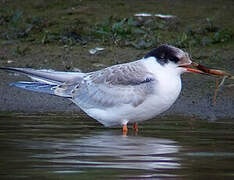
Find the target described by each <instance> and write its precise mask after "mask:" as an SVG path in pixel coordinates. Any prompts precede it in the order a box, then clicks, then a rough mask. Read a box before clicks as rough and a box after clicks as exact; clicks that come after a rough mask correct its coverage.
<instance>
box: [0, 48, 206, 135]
mask: <svg viewBox="0 0 234 180" xmlns="http://www.w3.org/2000/svg"><path fill="white" fill-rule="evenodd" d="M191 64H192V61H191V60H190V58H189V55H188V53H186V52H184V51H183V50H181V49H179V48H176V47H174V46H171V45H166V44H164V45H160V46H159V47H158V48H156V49H153V50H152V51H150V52H149V53H148V54H146V55H145V56H144V57H143V58H142V59H140V60H137V61H134V62H129V63H124V64H119V65H114V66H110V67H107V68H104V69H101V70H98V71H94V72H89V73H80V72H62V71H52V70H35V69H30V68H12V67H4V68H1V69H4V70H9V71H14V72H18V73H22V74H25V75H27V76H28V77H30V78H31V79H32V80H33V81H31V82H24V81H20V82H15V83H12V85H14V86H16V87H20V88H23V89H26V90H31V91H36V92H42V93H48V94H52V95H56V96H61V97H66V98H68V99H70V100H71V101H72V102H74V103H75V104H76V105H77V106H79V107H80V108H81V109H82V110H83V111H84V112H85V113H87V114H88V115H89V116H90V117H92V118H94V119H96V120H97V121H99V122H100V123H101V124H103V125H104V126H107V127H110V126H118V125H121V126H122V127H123V132H124V133H125V134H126V132H127V130H128V129H127V124H134V129H135V130H136V131H137V122H140V121H144V120H148V119H151V118H153V117H155V116H157V115H158V114H160V113H162V112H164V111H166V110H168V109H169V108H170V107H171V106H172V104H173V103H174V102H175V101H176V99H177V98H178V96H179V94H180V92H181V87H182V84H181V74H183V73H185V72H195V73H202V72H201V71H199V70H196V69H193V68H190V67H189V66H190V65H191Z"/></svg>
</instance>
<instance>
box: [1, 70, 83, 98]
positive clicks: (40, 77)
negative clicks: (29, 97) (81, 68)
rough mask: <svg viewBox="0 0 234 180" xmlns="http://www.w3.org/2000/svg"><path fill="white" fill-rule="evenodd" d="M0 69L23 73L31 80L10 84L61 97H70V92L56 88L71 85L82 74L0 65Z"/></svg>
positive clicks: (77, 80) (79, 78) (80, 77)
mask: <svg viewBox="0 0 234 180" xmlns="http://www.w3.org/2000/svg"><path fill="white" fill-rule="evenodd" d="M0 69H3V70H7V71H12V72H16V73H21V74H24V75H26V76H28V77H30V78H31V79H32V80H33V81H32V82H24V81H19V82H14V83H11V84H10V85H12V86H16V87H19V88H23V89H26V90H30V91H35V92H40V93H47V94H51V95H56V96H62V97H71V94H70V93H69V91H67V89H64V90H63V89H62V90H63V91H56V89H61V87H62V88H63V87H68V84H71V85H72V84H74V83H76V82H79V81H80V80H81V79H82V78H83V76H84V73H79V72H62V71H54V70H35V69H30V68H8V67H6V68H2V67H0ZM57 92H59V93H57Z"/></svg>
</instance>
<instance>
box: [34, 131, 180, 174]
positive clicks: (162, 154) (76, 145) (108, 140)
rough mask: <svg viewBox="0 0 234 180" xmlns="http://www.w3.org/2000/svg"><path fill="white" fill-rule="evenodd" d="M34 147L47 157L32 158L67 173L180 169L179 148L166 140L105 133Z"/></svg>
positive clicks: (43, 143)
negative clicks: (58, 167) (55, 165)
mask: <svg viewBox="0 0 234 180" xmlns="http://www.w3.org/2000/svg"><path fill="white" fill-rule="evenodd" d="M34 143H37V146H38V148H41V149H46V150H49V153H41V154H36V155H34V158H39V159H40V160H44V161H48V162H50V163H52V164H60V165H61V164H63V166H64V168H65V167H67V168H69V169H70V170H72V169H73V170H76V171H77V170H79V169H86V170H88V169H90V168H116V169H128V170H129V169H136V170H163V169H167V170H168V169H178V168H180V163H179V159H178V157H175V153H178V152H179V150H180V146H178V144H177V142H176V141H174V140H170V139H161V138H152V137H141V136H137V137H136V136H123V135H120V134H115V133H114V132H113V131H108V132H99V133H95V134H93V135H90V136H84V137H82V138H80V139H73V140H66V141H64V140H63V141H62V142H59V141H54V142H50V143H48V142H40V143H38V142H34ZM34 146H35V144H34ZM42 152H44V151H42ZM47 152H48V151H47ZM77 168H78V169H77ZM65 169H66V168H65Z"/></svg>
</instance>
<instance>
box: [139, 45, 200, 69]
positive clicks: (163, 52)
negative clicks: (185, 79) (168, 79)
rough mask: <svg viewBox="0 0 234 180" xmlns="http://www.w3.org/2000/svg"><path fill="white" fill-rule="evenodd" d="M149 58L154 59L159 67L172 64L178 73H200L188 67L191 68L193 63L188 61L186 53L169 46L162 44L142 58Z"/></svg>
mask: <svg viewBox="0 0 234 180" xmlns="http://www.w3.org/2000/svg"><path fill="white" fill-rule="evenodd" d="M149 57H155V59H156V61H157V62H158V63H159V64H160V65H161V66H167V65H168V64H172V65H173V66H174V67H176V68H177V69H178V71H179V72H180V73H183V72H194V73H201V71H199V70H197V69H193V68H190V67H189V66H193V65H194V63H193V62H192V60H191V59H190V57H189V55H188V53H186V52H184V51H183V50H181V49H179V48H177V47H174V46H171V45H167V44H164V45H161V46H159V47H158V48H156V49H153V50H152V51H150V52H149V53H148V54H146V56H145V57H144V58H149Z"/></svg>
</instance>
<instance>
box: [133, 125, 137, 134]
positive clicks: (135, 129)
mask: <svg viewBox="0 0 234 180" xmlns="http://www.w3.org/2000/svg"><path fill="white" fill-rule="evenodd" d="M133 130H134V132H138V125H137V123H134V124H133Z"/></svg>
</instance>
